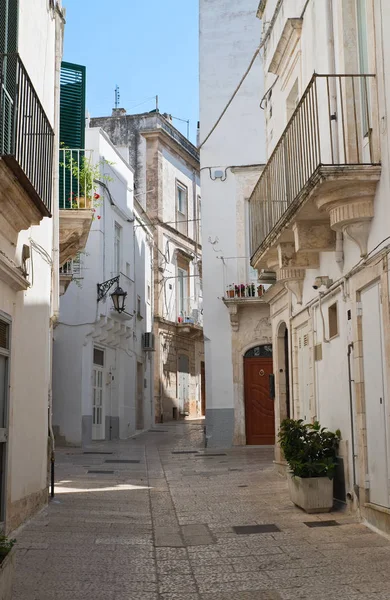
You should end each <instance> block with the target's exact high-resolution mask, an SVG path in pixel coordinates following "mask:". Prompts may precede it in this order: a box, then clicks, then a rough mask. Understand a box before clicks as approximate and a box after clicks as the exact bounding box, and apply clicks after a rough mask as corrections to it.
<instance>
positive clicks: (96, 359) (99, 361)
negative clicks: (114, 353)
mask: <svg viewBox="0 0 390 600" xmlns="http://www.w3.org/2000/svg"><path fill="white" fill-rule="evenodd" d="M93 364H94V365H98V366H99V367H104V350H100V349H99V348H94V349H93Z"/></svg>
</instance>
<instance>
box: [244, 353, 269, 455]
mask: <svg viewBox="0 0 390 600" xmlns="http://www.w3.org/2000/svg"><path fill="white" fill-rule="evenodd" d="M244 373H245V425H246V443H247V444H248V445H249V446H269V445H273V444H274V443H275V415H274V401H273V399H272V398H271V397H270V387H269V376H270V375H271V373H273V366H272V358H245V359H244Z"/></svg>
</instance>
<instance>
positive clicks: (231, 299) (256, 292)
mask: <svg viewBox="0 0 390 600" xmlns="http://www.w3.org/2000/svg"><path fill="white" fill-rule="evenodd" d="M264 293H265V287H264V285H262V284H255V283H247V284H244V283H241V284H232V285H229V286H227V288H226V290H225V293H224V296H223V298H222V300H223V302H224V304H225V306H226V307H227V309H228V311H229V317H230V324H231V326H232V330H233V331H238V329H239V313H240V310H241V309H242V308H244V307H246V306H253V305H258V304H264V298H263V296H264Z"/></svg>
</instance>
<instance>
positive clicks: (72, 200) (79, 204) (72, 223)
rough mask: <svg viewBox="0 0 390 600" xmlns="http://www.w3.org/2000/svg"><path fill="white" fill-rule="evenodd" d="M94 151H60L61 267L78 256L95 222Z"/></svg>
mask: <svg viewBox="0 0 390 600" xmlns="http://www.w3.org/2000/svg"><path fill="white" fill-rule="evenodd" d="M92 159H93V157H92V151H90V150H83V149H73V148H63V149H61V150H60V191H59V195H60V198H59V200H60V267H62V266H63V265H65V264H66V263H67V262H68V261H71V260H72V259H74V258H76V256H77V255H78V253H79V252H81V251H82V250H83V249H84V248H85V246H86V244H87V239H88V235H89V232H90V229H91V225H92V221H93V215H94V210H93V205H94V196H95V195H96V194H94V182H93V181H91V180H90V179H92V175H90V173H92V169H89V168H88V165H90V164H92Z"/></svg>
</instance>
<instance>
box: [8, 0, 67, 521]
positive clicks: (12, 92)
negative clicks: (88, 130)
mask: <svg viewBox="0 0 390 600" xmlns="http://www.w3.org/2000/svg"><path fill="white" fill-rule="evenodd" d="M3 8H4V11H5V13H4V15H3V17H2V19H1V26H0V53H1V54H0V63H1V73H2V79H1V87H2V89H1V100H0V110H1V123H2V127H1V133H0V251H1V252H0V254H1V258H0V331H1V342H0V407H1V408H0V461H1V473H2V475H1V480H0V506H1V509H0V512H1V515H0V521H1V522H2V526H3V528H4V529H5V530H6V531H10V530H13V529H15V528H16V527H17V526H18V525H20V523H22V522H23V521H24V520H25V519H27V518H29V517H30V516H31V515H32V514H34V513H35V512H36V511H37V510H39V509H40V508H41V507H42V506H43V505H44V504H45V503H46V502H47V498H48V460H49V459H50V455H51V450H52V442H53V439H52V436H51V356H52V324H53V321H54V320H55V318H56V314H57V311H58V268H57V265H58V193H57V182H58V161H57V153H58V119H59V114H58V104H59V93H58V84H59V70H60V62H61V55H62V38H63V30H64V16H63V13H62V9H61V6H60V3H59V2H54V3H50V4H49V3H48V2H46V1H40V0H34V1H33V2H29V1H26V0H19V1H16V0H6V2H5V3H4V2H3ZM37 30H38V31H41V32H44V33H42V35H41V36H40V43H39V44H37V42H36V31H37ZM42 64H45V69H42ZM29 140H30V141H29ZM31 140H34V143H33V144H32V143H31ZM50 437H51V441H50Z"/></svg>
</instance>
